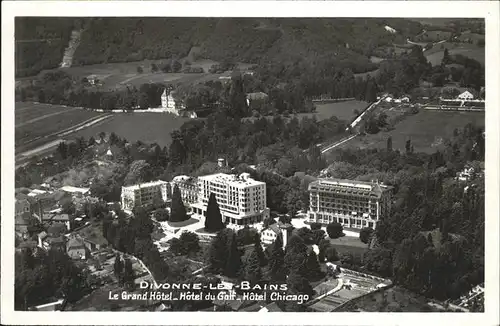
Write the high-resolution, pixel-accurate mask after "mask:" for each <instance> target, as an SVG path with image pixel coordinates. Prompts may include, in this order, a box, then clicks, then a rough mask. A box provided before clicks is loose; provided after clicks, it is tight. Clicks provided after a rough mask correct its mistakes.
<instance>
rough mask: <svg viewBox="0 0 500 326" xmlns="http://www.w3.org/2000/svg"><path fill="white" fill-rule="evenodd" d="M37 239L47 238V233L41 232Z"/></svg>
mask: <svg viewBox="0 0 500 326" xmlns="http://www.w3.org/2000/svg"><path fill="white" fill-rule="evenodd" d="M38 237H39V238H40V239H45V238H46V237H47V232H45V231H42V232H40V233H38Z"/></svg>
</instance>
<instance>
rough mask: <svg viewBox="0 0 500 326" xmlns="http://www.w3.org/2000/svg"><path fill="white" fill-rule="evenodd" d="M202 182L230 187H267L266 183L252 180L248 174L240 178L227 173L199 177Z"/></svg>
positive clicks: (243, 174) (241, 175)
mask: <svg viewBox="0 0 500 326" xmlns="http://www.w3.org/2000/svg"><path fill="white" fill-rule="evenodd" d="M199 179H200V180H207V181H211V182H214V181H215V182H220V183H223V184H227V185H230V186H236V187H238V186H256V185H265V182H261V181H256V180H254V179H252V178H250V175H249V174H248V173H242V174H240V175H239V176H238V175H235V174H225V173H216V174H210V175H205V176H202V177H199Z"/></svg>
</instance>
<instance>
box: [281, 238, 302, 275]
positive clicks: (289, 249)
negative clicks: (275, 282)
mask: <svg viewBox="0 0 500 326" xmlns="http://www.w3.org/2000/svg"><path fill="white" fill-rule="evenodd" d="M306 260H307V246H306V245H305V243H304V240H303V239H302V238H301V237H299V236H297V235H292V236H291V237H290V239H289V241H288V244H287V246H286V250H285V269H286V271H288V273H291V272H292V271H298V273H299V274H301V275H306Z"/></svg>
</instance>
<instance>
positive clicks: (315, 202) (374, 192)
mask: <svg viewBox="0 0 500 326" xmlns="http://www.w3.org/2000/svg"><path fill="white" fill-rule="evenodd" d="M391 198H392V187H389V186H387V185H384V184H380V183H378V182H364V181H354V180H341V179H319V180H317V181H314V182H312V183H311V184H310V185H309V201H310V207H309V212H308V215H309V221H310V222H319V223H323V224H328V223H331V222H339V223H340V224H342V225H343V226H345V227H351V228H358V229H361V228H363V227H370V228H373V229H374V228H375V226H376V225H377V222H378V221H379V220H380V219H382V218H384V217H385V216H387V215H389V214H390V212H391Z"/></svg>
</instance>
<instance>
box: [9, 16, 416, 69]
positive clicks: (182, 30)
mask: <svg viewBox="0 0 500 326" xmlns="http://www.w3.org/2000/svg"><path fill="white" fill-rule="evenodd" d="M386 25H388V26H391V28H394V29H395V30H396V31H397V32H396V33H394V34H393V33H389V32H387V31H386V30H385V29H384V26H386ZM75 28H83V32H82V35H81V41H80V45H79V47H78V49H77V50H76V52H75V54H74V57H73V65H89V64H99V63H113V62H130V61H142V60H145V59H148V60H156V59H168V58H177V59H178V58H183V57H185V56H187V55H188V53H189V52H190V50H191V48H192V47H193V46H196V47H197V51H196V56H197V57H198V58H202V59H211V60H215V61H222V60H228V59H229V60H233V61H239V62H249V63H260V62H269V61H280V62H284V61H285V62H286V61H291V62H293V61H296V60H302V59H304V60H308V61H310V62H314V60H315V58H316V57H318V56H319V55H321V56H330V57H332V58H334V59H335V60H336V61H338V64H339V65H340V66H343V65H347V66H349V65H352V64H350V62H352V61H355V62H356V65H357V66H359V67H358V69H357V70H360V71H358V72H365V71H369V70H374V69H375V68H376V65H374V64H373V63H371V62H370V60H369V56H370V53H371V51H373V49H375V48H377V47H381V46H387V45H390V44H392V43H400V42H402V41H403V40H404V39H405V38H406V37H411V36H414V35H417V34H418V33H420V31H421V29H422V28H421V25H420V24H419V23H418V22H412V21H409V20H405V19H378V18H377V19H345V18H328V19H327V18H325V19H312V18H307V19H306V18H304V19H300V18H284V19H265V18H259V19H257V18H245V19H244V18H238V19H236V18H125V17H123V18H83V19H80V20H75V19H66V18H64V19H63V18H61V19H60V18H17V20H16V38H17V39H19V40H20V39H28V38H31V39H38V40H41V39H46V38H49V37H53V36H54V35H56V37H55V38H57V41H54V42H50V43H47V42H45V43H42V44H45V45H44V46H41V47H35V46H34V45H33V44H40V43H22V44H23V45H22V46H19V48H18V50H17V52H16V58H17V61H16V75H17V76H18V77H21V76H27V75H29V74H30V73H31V74H36V73H37V72H38V71H40V70H42V69H51V68H54V67H57V66H58V64H59V63H60V62H61V59H62V54H63V52H64V49H65V47H66V46H67V44H68V40H69V35H70V34H71V31H72V30H73V29H75ZM29 49H33V50H35V49H36V51H33V52H32V51H30V50H29ZM40 58H42V60H40Z"/></svg>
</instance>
